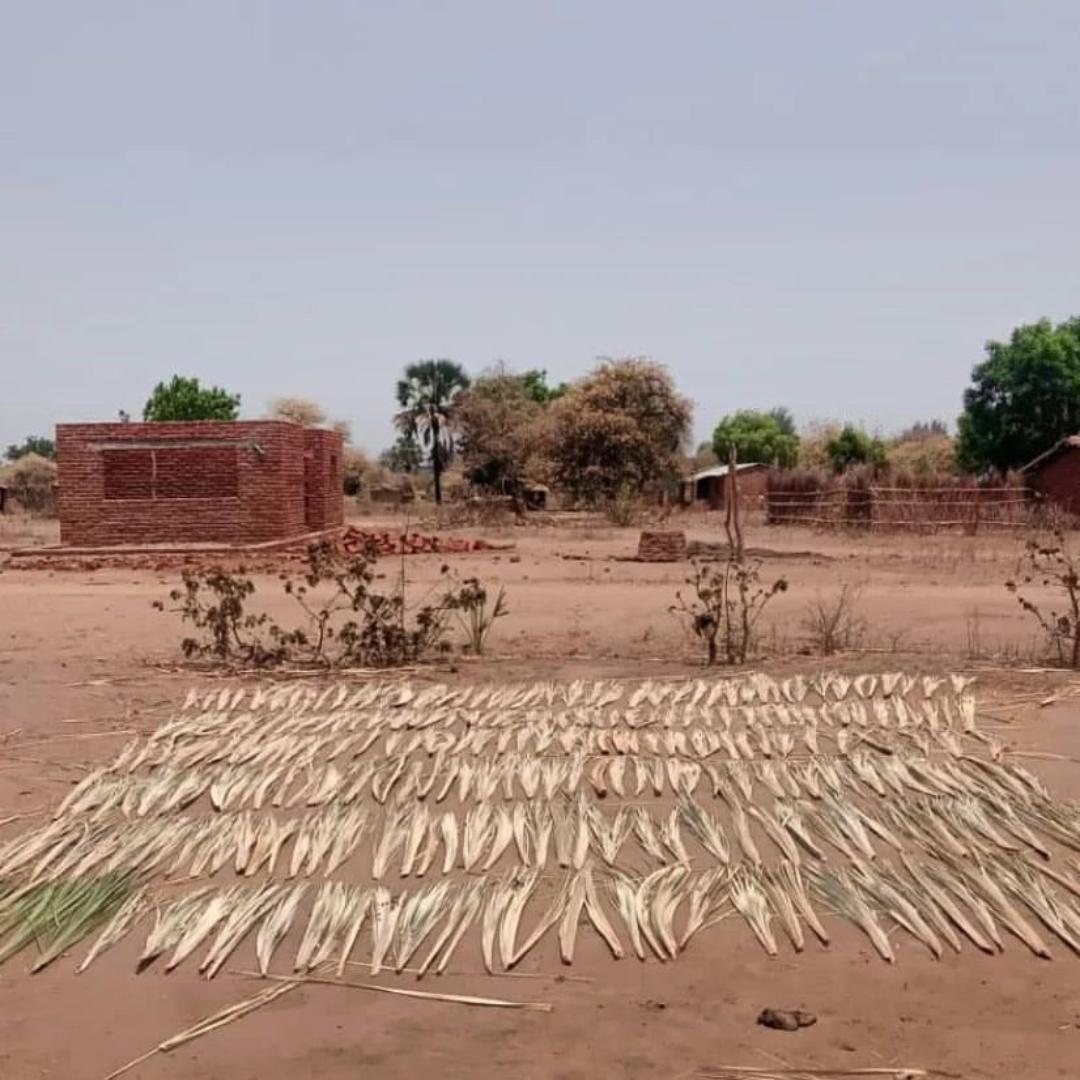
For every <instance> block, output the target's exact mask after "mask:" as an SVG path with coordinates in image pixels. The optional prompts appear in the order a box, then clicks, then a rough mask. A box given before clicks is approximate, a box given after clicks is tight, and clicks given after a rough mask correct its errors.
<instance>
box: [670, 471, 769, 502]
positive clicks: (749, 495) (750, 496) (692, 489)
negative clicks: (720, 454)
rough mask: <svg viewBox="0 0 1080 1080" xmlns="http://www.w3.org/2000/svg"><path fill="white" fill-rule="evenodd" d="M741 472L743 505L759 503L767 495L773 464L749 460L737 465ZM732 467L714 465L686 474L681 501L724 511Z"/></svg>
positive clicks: (682, 485) (740, 498) (680, 494)
mask: <svg viewBox="0 0 1080 1080" xmlns="http://www.w3.org/2000/svg"><path fill="white" fill-rule="evenodd" d="M735 468H736V469H737V470H738V473H739V504H740V505H741V506H756V505H758V504H759V503H761V502H762V501H763V499H764V497H765V490H766V487H767V485H768V480H769V473H770V472H771V471H772V466H771V465H760V464H758V463H757V462H746V463H745V464H743V465H736V466H735ZM727 482H728V466H727V465H714V466H712V467H711V468H709V469H703V470H702V471H701V472H698V473H694V475H693V476H688V477H686V478H685V479H684V480H683V481H682V484H681V485H680V488H679V501H680V502H681V503H682V504H683V505H684V506H692V505H695V504H704V505H705V506H707V507H708V508H709V509H710V510H723V509H724V505H725V500H726V498H727V495H726V489H727Z"/></svg>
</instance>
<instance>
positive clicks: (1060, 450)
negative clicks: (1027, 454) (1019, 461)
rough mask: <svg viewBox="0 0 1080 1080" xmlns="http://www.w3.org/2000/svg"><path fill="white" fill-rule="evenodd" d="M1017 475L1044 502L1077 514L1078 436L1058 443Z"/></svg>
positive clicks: (1079, 507) (1079, 509)
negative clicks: (1022, 478) (1020, 476)
mask: <svg viewBox="0 0 1080 1080" xmlns="http://www.w3.org/2000/svg"><path fill="white" fill-rule="evenodd" d="M1020 472H1021V475H1022V476H1023V477H1024V482H1025V483H1026V484H1027V485H1028V486H1029V487H1030V488H1031V489H1032V490H1033V491H1034V492H1036V494H1037V495H1038V496H1039V497H1040V498H1041V499H1042V500H1043V501H1044V502H1047V503H1052V504H1053V505H1055V506H1060V507H1061V508H1062V509H1063V510H1065V511H1067V512H1068V513H1070V514H1080V435H1070V436H1069V437H1068V438H1067V439H1062V440H1061V442H1059V443H1057V444H1056V445H1054V446H1052V447H1050V449H1049V450H1047V451H1046V453H1044V454H1040V455H1039V456H1038V457H1037V458H1036V459H1035V460H1034V461H1031V462H1029V463H1028V464H1027V465H1025V466H1024V467H1023V469H1021V470H1020Z"/></svg>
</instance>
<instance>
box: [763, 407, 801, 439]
mask: <svg viewBox="0 0 1080 1080" xmlns="http://www.w3.org/2000/svg"><path fill="white" fill-rule="evenodd" d="M769 415H770V416H771V417H772V418H773V419H774V420H775V421H776V422H777V423H778V424H779V425H780V430H781V431H782V432H783V433H784V434H785V435H794V434H795V433H796V432H795V417H794V416H792V415H791V410H790V409H787V408H786V407H785V406H783V405H777V406H776V408H775V409H770V410H769Z"/></svg>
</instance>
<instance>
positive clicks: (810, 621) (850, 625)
mask: <svg viewBox="0 0 1080 1080" xmlns="http://www.w3.org/2000/svg"><path fill="white" fill-rule="evenodd" d="M861 595H862V589H861V588H860V587H859V586H857V585H850V584H844V585H841V586H840V590H839V591H838V592H837V593H835V594H834V595H833V596H832V597H826V596H822V595H821V594H820V593H819V594H818V595H817V596H815V597H814V599H812V600H811V601H810V602H809V603H807V605H806V607H805V608H804V609H803V619H802V626H803V629H804V630H805V631H806V634H807V637H808V638H809V640H810V647H811V648H812V649H813V651H814V652H816V653H819V654H820V655H821V656H832V655H833V654H834V653H838V652H844V651H845V650H847V649H852V648H855V647H857V646H858V645H859V644H860V643H861V642H862V641H863V639H864V638H865V636H866V620H865V619H864V618H863V617H862V616H861V615H859V613H858V603H859V599H860V597H861Z"/></svg>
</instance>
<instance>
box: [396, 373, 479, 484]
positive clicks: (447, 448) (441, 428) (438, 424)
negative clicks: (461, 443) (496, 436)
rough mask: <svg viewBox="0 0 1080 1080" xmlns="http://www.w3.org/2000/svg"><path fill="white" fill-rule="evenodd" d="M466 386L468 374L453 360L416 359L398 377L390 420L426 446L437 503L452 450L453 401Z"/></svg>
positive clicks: (405, 433)
mask: <svg viewBox="0 0 1080 1080" xmlns="http://www.w3.org/2000/svg"><path fill="white" fill-rule="evenodd" d="M468 385H469V377H468V375H466V374H465V371H464V369H463V368H462V366H461V365H460V364H457V363H455V362H454V361H453V360H418V361H417V362H416V363H415V364H409V365H408V367H406V368H405V375H404V377H403V378H401V379H399V380H398V384H397V399H398V404H399V405H400V406H401V412H399V413H398V414H397V416H396V417H395V418H394V423H395V424H396V425H397V428H398V430H399V431H400V432H402V434H404V435H407V436H409V437H411V438H415V439H419V441H420V443H421V445H423V446H425V447H427V448H428V450H429V452H430V454H431V472H432V475H433V476H434V478H435V501H436V502H437V503H441V502H442V474H443V470H444V469H445V468H446V463H447V461H449V459H450V453H451V450H452V449H453V419H454V402H455V400H456V399H457V397H458V395H459V394H460V393H461V392H462V391H463V390H465V389H467V388H468Z"/></svg>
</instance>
